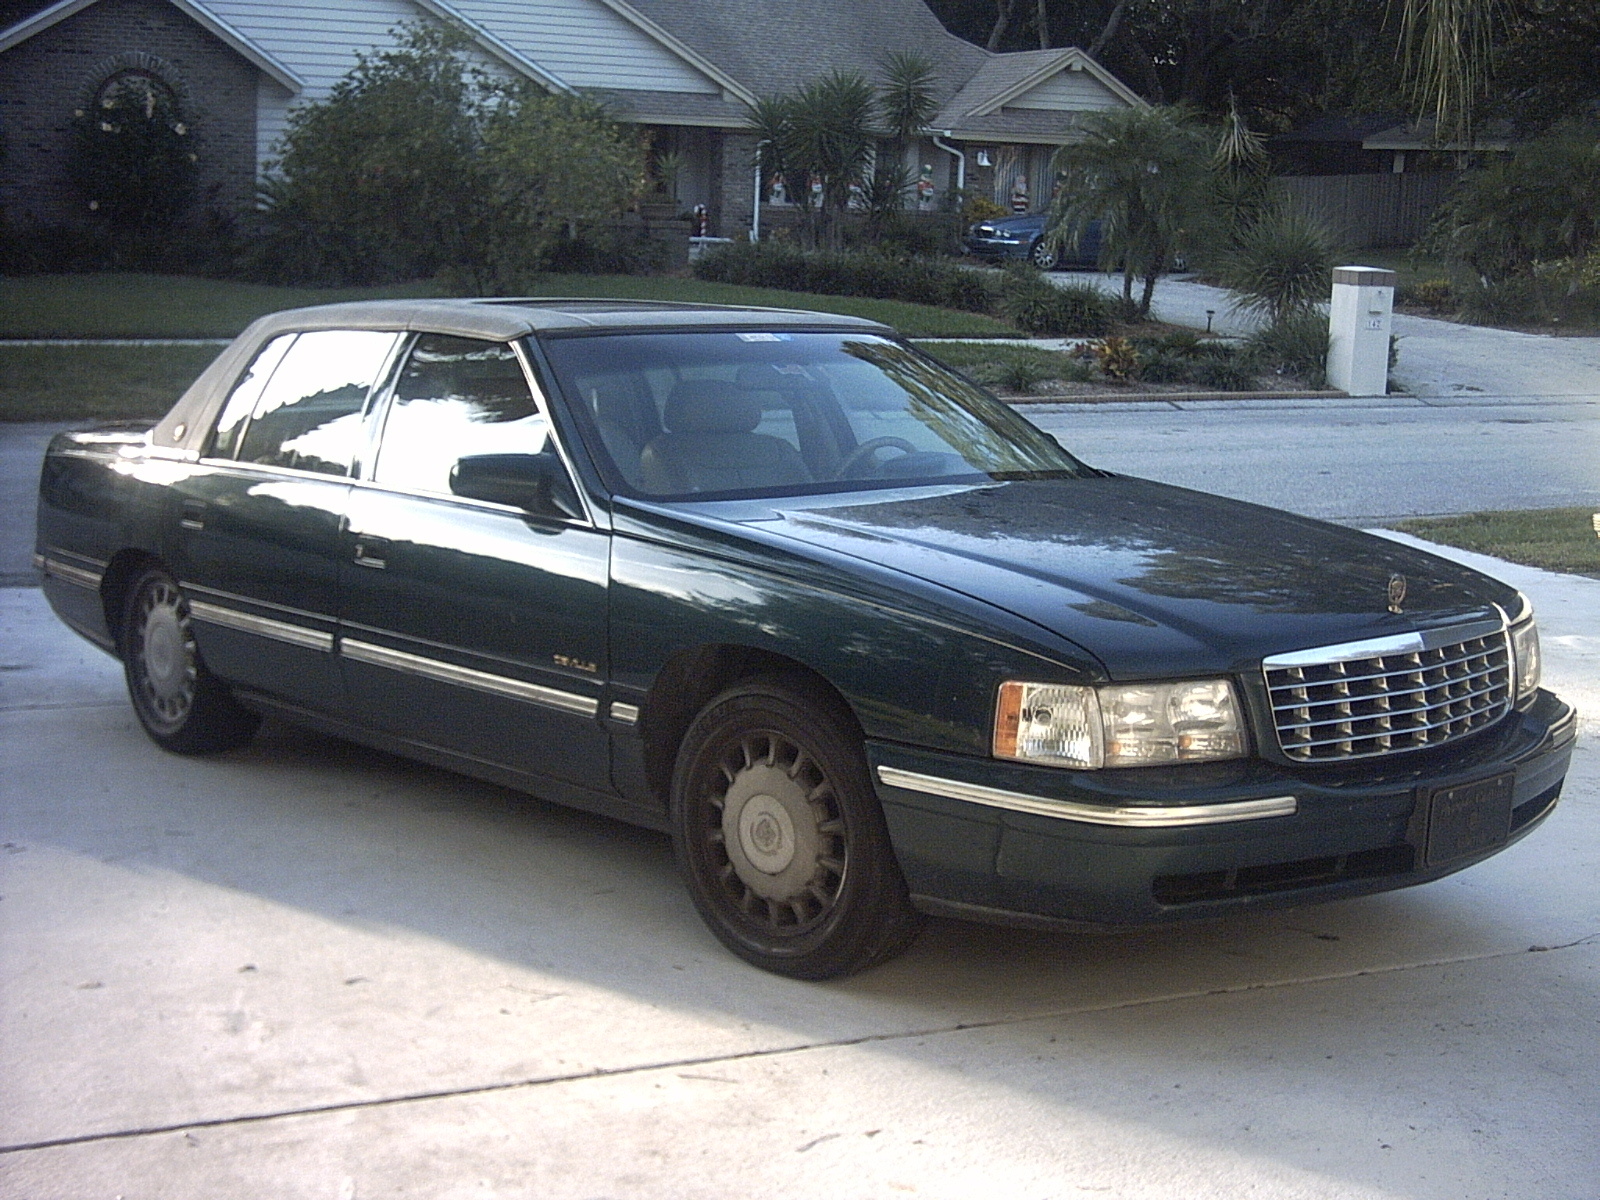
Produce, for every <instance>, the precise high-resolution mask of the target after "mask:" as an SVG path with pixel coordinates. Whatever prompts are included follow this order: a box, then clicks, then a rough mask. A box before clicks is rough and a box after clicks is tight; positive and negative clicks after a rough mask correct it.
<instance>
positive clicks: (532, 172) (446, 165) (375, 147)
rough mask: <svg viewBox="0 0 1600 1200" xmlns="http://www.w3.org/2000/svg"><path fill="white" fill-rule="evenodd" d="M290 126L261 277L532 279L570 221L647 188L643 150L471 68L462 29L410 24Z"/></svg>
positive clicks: (588, 111)
mask: <svg viewBox="0 0 1600 1200" xmlns="http://www.w3.org/2000/svg"><path fill="white" fill-rule="evenodd" d="M397 33H398V44H397V45H396V46H395V47H394V48H393V49H390V50H386V51H383V52H380V53H376V54H372V55H363V56H361V57H360V58H359V59H358V61H357V65H356V67H355V68H354V69H353V70H352V71H351V72H350V74H349V75H347V76H345V78H343V79H342V80H340V81H339V82H338V83H337V84H336V85H335V86H334V88H333V90H332V92H331V93H330V94H329V96H328V98H327V100H325V101H323V102H321V103H319V104H313V105H307V106H306V107H304V108H300V109H297V110H296V111H295V112H294V113H293V114H292V115H291V117H290V122H289V129H288V132H287V134H286V135H285V138H284V143H283V153H282V157H281V158H280V159H279V161H278V162H277V163H276V164H275V169H274V171H273V173H272V175H271V176H270V177H269V178H268V181H267V183H266V185H265V187H264V189H263V199H264V202H265V213H264V215H263V222H262V224H263V228H262V235H261V238H260V241H259V243H258V247H257V254H256V258H257V263H258V266H259V267H260V269H262V270H263V271H264V272H266V273H268V274H271V275H276V276H279V277H286V278H304V279H316V280H326V281H334V282H342V283H364V282H373V281H376V280H382V279H404V278H417V277H426V276H431V275H433V274H435V273H437V272H439V271H442V270H452V271H456V272H459V273H460V274H462V275H463V276H464V277H465V278H466V280H467V281H468V282H470V283H471V284H472V285H473V286H475V287H476V288H478V289H479V290H490V289H493V288H497V287H506V286H515V285H516V284H517V282H518V280H519V279H521V278H523V277H525V276H526V275H528V274H530V273H532V272H535V271H537V270H539V269H540V267H541V266H542V265H543V262H544V258H545V256H546V255H547V254H548V252H549V250H550V249H551V247H552V246H553V245H554V244H555V242H556V241H557V240H558V239H559V237H560V236H561V234H562V232H563V231H564V229H565V227H566V226H567V225H568V223H570V222H574V221H578V220H582V219H585V218H590V217H600V216H604V215H607V214H611V213H617V212H620V211H621V210H622V208H623V207H624V206H625V205H626V204H627V203H628V202H629V201H630V200H631V199H632V197H633V195H635V194H636V193H637V191H638V188H639V184H640V180H641V178H642V173H643V167H642V160H641V153H640V148H639V145H638V142H637V139H636V138H635V137H634V136H633V135H632V134H630V133H629V132H627V131H626V130H625V129H623V128H622V127H621V126H619V125H617V124H616V123H614V122H612V121H610V120H609V119H608V118H607V117H606V116H605V114H604V112H603V111H602V110H601V109H600V108H599V107H598V106H596V105H595V104H593V103H592V102H590V101H587V100H584V99H580V98H576V97H571V96H559V95H547V94H546V93H544V92H542V91H541V90H540V89H538V88H537V87H535V86H533V85H532V84H530V83H528V82H526V81H520V80H519V81H510V80H505V79H501V78H496V77H491V76H489V75H488V74H487V73H485V72H483V71H481V70H479V69H477V68H475V67H473V66H471V65H469V63H468V61H467V59H466V56H465V52H466V50H467V47H468V46H469V44H470V42H469V39H468V38H467V36H466V35H465V34H464V33H462V32H461V31H459V30H457V29H455V28H453V27H449V26H441V25H434V24H414V25H404V26H401V27H400V29H399V30H398V31H397Z"/></svg>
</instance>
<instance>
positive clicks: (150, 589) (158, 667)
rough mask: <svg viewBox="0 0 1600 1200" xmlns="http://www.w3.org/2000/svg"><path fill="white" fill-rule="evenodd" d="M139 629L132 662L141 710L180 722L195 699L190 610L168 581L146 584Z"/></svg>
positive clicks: (173, 723)
mask: <svg viewBox="0 0 1600 1200" xmlns="http://www.w3.org/2000/svg"><path fill="white" fill-rule="evenodd" d="M137 629H138V638H139V644H138V645H137V647H135V652H134V661H135V663H136V666H137V670H138V676H139V680H138V685H139V693H140V695H141V696H142V698H143V700H144V704H145V708H146V710H147V712H148V713H149V715H150V716H151V717H152V718H154V719H155V720H156V721H157V722H158V723H160V724H162V725H166V726H177V725H181V724H182V723H183V720H184V718H185V717H187V716H188V714H189V709H190V707H191V706H192V705H193V703H194V688H195V679H196V675H197V671H196V668H195V650H194V638H193V636H192V635H191V634H190V632H189V618H188V613H187V612H186V611H185V610H184V607H183V597H182V596H181V595H179V594H178V592H177V590H176V589H175V588H173V587H172V585H171V584H169V583H165V582H156V583H152V584H150V585H149V586H147V587H146V588H145V590H144V592H143V593H142V594H141V596H140V603H139V612H138V625H137Z"/></svg>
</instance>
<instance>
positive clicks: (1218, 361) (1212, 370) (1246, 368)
mask: <svg viewBox="0 0 1600 1200" xmlns="http://www.w3.org/2000/svg"><path fill="white" fill-rule="evenodd" d="M1190 378H1191V379H1192V380H1194V382H1195V383H1197V384H1199V385H1200V386H1201V387H1204V388H1210V389H1212V390H1213V391H1218V392H1247V391H1249V390H1250V389H1251V388H1253V387H1255V386H1256V372H1255V368H1254V366H1253V364H1252V363H1250V362H1249V361H1247V360H1246V359H1245V358H1243V357H1242V356H1239V355H1230V356H1229V357H1227V358H1220V357H1216V356H1213V355H1207V356H1205V357H1204V358H1202V359H1200V360H1198V361H1196V362H1195V364H1194V367H1193V370H1192V373H1191V374H1190Z"/></svg>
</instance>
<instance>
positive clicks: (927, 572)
mask: <svg viewBox="0 0 1600 1200" xmlns="http://www.w3.org/2000/svg"><path fill="white" fill-rule="evenodd" d="M812 499H813V498H809V497H803V498H797V499H796V500H794V501H793V502H787V501H785V502H779V503H778V504H773V503H772V502H769V503H768V505H767V506H765V507H766V511H765V512H764V513H763V514H762V515H761V516H760V517H759V518H754V519H751V520H748V521H741V522H740V523H741V524H746V525H747V526H748V527H751V529H752V532H754V529H755V528H760V529H761V530H762V531H763V532H765V533H766V534H768V535H770V536H772V537H774V538H775V539H777V540H780V541H783V542H787V543H790V544H791V545H793V544H794V543H803V544H805V545H809V546H814V547H817V548H819V549H824V550H827V551H831V552H833V553H835V554H844V555H848V556H851V557H854V558H859V559H862V560H864V561H867V562H871V563H874V564H877V565H879V566H882V567H887V568H889V569H891V570H893V571H896V572H899V573H902V574H903V575H906V576H912V577H915V578H916V579H921V580H927V581H929V582H930V583H933V584H935V585H938V586H940V587H942V588H947V589H950V590H953V591H956V592H959V593H962V594H963V595H966V596H969V597H971V598H973V599H976V600H979V601H982V602H983V603H985V604H988V605H993V606H995V607H998V608H1001V609H1005V610H1007V611H1008V612H1010V613H1013V614H1015V615H1016V616H1019V617H1022V618H1024V619H1025V620H1027V621H1029V622H1031V623H1033V624H1036V625H1038V626H1041V627H1043V628H1045V629H1048V630H1050V631H1052V632H1053V633H1055V634H1056V635H1058V636H1059V637H1064V638H1066V639H1067V640H1069V641H1071V642H1073V643H1075V644H1076V645H1078V646H1081V647H1083V648H1084V649H1085V650H1086V651H1088V652H1089V654H1091V655H1092V656H1093V657H1094V658H1097V659H1099V661H1100V662H1101V663H1102V664H1103V666H1104V667H1105V669H1106V671H1107V672H1108V673H1109V674H1110V676H1111V677H1112V678H1114V679H1139V678H1152V677H1158V676H1173V675H1192V674H1199V673H1204V672H1210V671H1233V670H1243V669H1246V668H1248V667H1249V666H1250V665H1251V664H1253V663H1254V662H1255V661H1257V660H1259V659H1260V658H1261V657H1263V656H1264V655H1268V654H1274V653H1281V652H1283V651H1287V650H1299V649H1307V648H1310V647H1313V646H1319V645H1329V644H1334V643H1338V642H1346V641H1355V640H1359V639H1364V638H1371V637H1382V636H1385V635H1388V634H1394V633H1402V632H1409V631H1411V630H1415V629H1423V628H1431V627H1437V626H1441V625H1448V624H1452V623H1455V622H1458V621H1461V620H1464V619H1467V618H1470V617H1474V616H1477V617H1481V616H1484V615H1498V614H1496V612H1495V606H1496V605H1499V606H1500V607H1501V608H1502V609H1505V610H1507V611H1510V610H1511V609H1513V608H1514V607H1515V605H1516V604H1517V593H1516V591H1515V590H1514V589H1513V588H1510V587H1509V586H1507V585H1505V584H1502V583H1499V582H1498V581H1496V580H1493V579H1490V578H1489V577H1488V576H1485V575H1481V574H1479V573H1478V572H1475V571H1472V570H1469V569H1467V568H1465V567H1462V566H1459V565H1457V564H1455V563H1451V562H1448V561H1447V560H1445V559H1441V558H1437V557H1435V556H1433V555H1430V554H1426V553H1423V552H1420V551H1417V550H1414V549H1411V548H1409V547H1406V546H1402V545H1399V544H1398V543H1395V542H1390V541H1387V540H1385V539H1382V538H1378V537H1374V536H1372V535H1369V534H1364V533H1361V532H1359V531H1356V530H1351V529H1345V528H1342V527H1340V526H1336V525H1328V524H1325V523H1323V522H1320V521H1315V520H1311V519H1310V518H1306V517H1299V516H1295V515H1293V514H1290V513H1285V512H1280V511H1278V510H1276V509H1270V508H1262V507H1260V506H1258V505H1253V504H1245V503H1242V502H1240V501H1236V500H1227V499H1224V498H1222V497H1219V496H1211V495H1207V494H1205V493H1201V492H1193V491H1189V490H1187V489H1183V488H1176V487H1171V486H1168V485H1165V484H1159V483H1152V482H1149V481H1147V480H1141V479H1133V478H1127V477H1122V476H1105V477H1094V478H1084V479H1070V480H1049V481H1033V482H1008V483H995V484H990V485H986V486H981V487H971V488H954V489H949V490H943V491H941V492H939V493H938V494H932V495H930V494H927V493H923V494H921V495H919V496H917V497H913V498H904V497H901V498H896V499H884V498H878V497H862V498H861V499H860V501H859V502H853V501H847V502H844V503H841V497H838V496H832V497H827V498H826V502H825V503H811V502H810V501H811V500H812ZM1394 576H1404V580H1405V584H1404V586H1405V596H1404V599H1403V601H1402V602H1401V603H1400V605H1399V607H1400V609H1401V611H1400V612H1399V613H1394V612H1391V611H1389V607H1390V605H1389V596H1390V587H1391V580H1392V578H1393V577H1394ZM1396 586H1398V585H1396Z"/></svg>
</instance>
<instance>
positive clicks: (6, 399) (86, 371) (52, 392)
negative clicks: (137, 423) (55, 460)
mask: <svg viewBox="0 0 1600 1200" xmlns="http://www.w3.org/2000/svg"><path fill="white" fill-rule="evenodd" d="M219 349H221V347H219V346H61V347H57V346H0V421H80V420H91V419H100V420H108V421H113V420H132V419H134V418H136V417H150V418H155V417H159V416H161V415H162V414H163V413H165V412H166V411H167V409H169V408H171V407H172V403H173V401H174V400H176V399H177V398H178V397H179V396H181V395H182V394H183V390H184V389H185V388H186V387H188V386H189V384H191V383H192V382H194V378H195V376H197V375H199V374H200V372H201V371H203V370H205V368H206V365H207V364H208V363H209V362H210V361H211V360H212V359H213V358H215V357H216V356H217V351H218V350H219Z"/></svg>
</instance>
